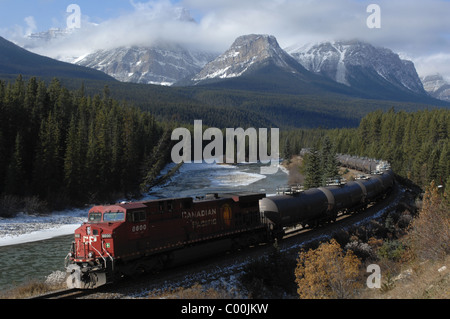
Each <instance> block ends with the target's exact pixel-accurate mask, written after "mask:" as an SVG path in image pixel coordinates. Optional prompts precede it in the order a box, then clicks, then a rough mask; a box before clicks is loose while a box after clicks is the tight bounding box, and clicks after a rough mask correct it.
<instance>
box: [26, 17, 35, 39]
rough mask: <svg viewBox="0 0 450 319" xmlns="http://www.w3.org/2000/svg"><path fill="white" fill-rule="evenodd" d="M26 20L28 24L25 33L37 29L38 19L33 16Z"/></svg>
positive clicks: (27, 33)
mask: <svg viewBox="0 0 450 319" xmlns="http://www.w3.org/2000/svg"><path fill="white" fill-rule="evenodd" d="M24 20H25V23H26V24H27V29H26V31H25V35H30V34H32V33H33V32H35V31H36V30H37V26H36V21H35V20H34V17H33V16H29V17H26V18H25V19H24Z"/></svg>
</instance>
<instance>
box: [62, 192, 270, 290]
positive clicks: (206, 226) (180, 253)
mask: <svg viewBox="0 0 450 319" xmlns="http://www.w3.org/2000/svg"><path fill="white" fill-rule="evenodd" d="M264 197H265V194H226V195H221V196H220V197H219V196H218V195H217V194H213V195H207V196H206V197H205V198H203V199H199V200H194V199H193V198H190V197H189V198H177V199H161V200H152V201H147V202H136V203H121V204H116V205H112V206H95V207H93V208H92V209H91V210H90V211H89V216H88V221H87V222H86V223H84V224H83V225H82V226H81V227H80V228H78V229H77V230H76V231H75V241H74V242H73V244H72V249H71V252H70V253H69V254H68V257H67V258H66V261H67V262H68V265H66V268H67V271H68V272H69V277H68V279H67V285H68V287H70V288H80V289H86V288H96V287H99V286H101V285H104V284H106V283H108V282H112V281H114V279H115V278H114V277H116V276H121V275H132V274H135V273H138V272H142V271H146V270H150V271H151V270H157V269H161V268H164V267H167V266H168V265H170V264H174V263H178V262H180V263H181V262H186V261H187V259H189V257H195V258H196V259H198V258H199V257H201V256H202V255H204V256H207V255H211V253H213V252H215V253H218V252H220V251H225V250H229V249H231V248H233V246H246V245H247V246H248V245H249V244H251V243H252V242H254V243H256V242H260V241H264V240H266V238H265V237H266V236H267V230H266V227H267V226H266V223H265V222H264V221H262V220H261V218H262V217H261V214H260V213H259V200H260V199H262V198H264Z"/></svg>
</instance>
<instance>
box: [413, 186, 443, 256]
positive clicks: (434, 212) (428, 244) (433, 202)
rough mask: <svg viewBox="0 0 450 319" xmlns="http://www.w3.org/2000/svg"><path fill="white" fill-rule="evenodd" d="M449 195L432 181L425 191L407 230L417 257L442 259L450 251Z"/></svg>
mask: <svg viewBox="0 0 450 319" xmlns="http://www.w3.org/2000/svg"><path fill="white" fill-rule="evenodd" d="M449 197H450V196H448V194H445V193H444V194H442V193H441V192H440V191H439V189H438V187H437V186H436V184H435V183H434V182H432V183H431V184H430V186H428V187H427V189H426V191H425V194H424V196H423V204H422V209H421V210H420V212H419V215H418V216H417V217H416V218H415V219H414V220H413V222H412V223H411V225H410V229H409V232H408V241H409V246H410V248H411V250H412V252H413V254H414V255H415V256H416V257H418V258H419V259H422V260H424V259H431V260H437V259H444V258H445V257H446V256H447V255H448V254H449V253H450V245H449V243H450V205H449V203H450V198H449Z"/></svg>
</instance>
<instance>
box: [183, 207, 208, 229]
mask: <svg viewBox="0 0 450 319" xmlns="http://www.w3.org/2000/svg"><path fill="white" fill-rule="evenodd" d="M216 216H217V210H216V209H215V208H212V209H202V210H198V211H191V212H189V211H187V212H186V211H185V212H182V213H181V217H182V218H184V219H190V220H191V223H192V228H202V227H207V226H211V225H217V218H216ZM205 217H206V218H205Z"/></svg>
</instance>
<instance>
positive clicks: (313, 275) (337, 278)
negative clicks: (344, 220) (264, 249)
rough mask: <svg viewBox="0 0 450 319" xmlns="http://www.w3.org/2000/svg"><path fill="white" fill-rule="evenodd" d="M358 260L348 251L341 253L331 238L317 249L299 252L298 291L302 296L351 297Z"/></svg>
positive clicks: (357, 285) (357, 270)
mask: <svg viewBox="0 0 450 319" xmlns="http://www.w3.org/2000/svg"><path fill="white" fill-rule="evenodd" d="M360 265H361V261H360V260H359V259H358V258H357V257H356V256H355V255H354V254H353V252H352V251H351V250H349V251H347V253H344V251H343V250H342V248H341V246H340V245H339V244H338V242H337V241H336V240H334V239H332V240H331V241H330V242H329V243H322V244H321V245H320V246H319V247H318V248H317V249H314V250H312V249H311V250H309V251H302V252H300V254H299V257H298V259H297V268H296V269H295V277H296V280H295V281H296V283H297V285H298V289H297V292H298V294H299V296H300V298H301V299H330V298H331V299H341V298H349V297H351V296H353V294H354V293H355V291H356V290H357V289H358V288H360V287H361V283H360V282H358V280H357V278H358V276H359V267H360Z"/></svg>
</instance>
